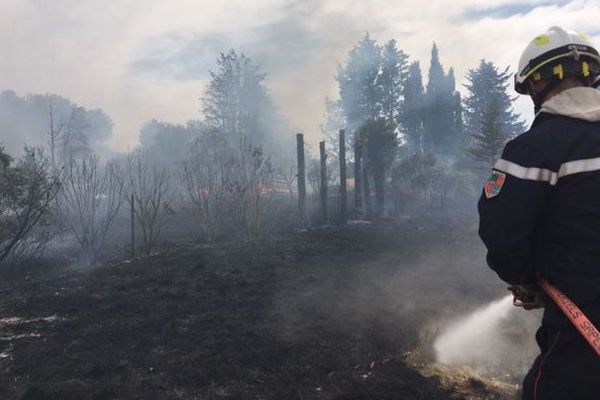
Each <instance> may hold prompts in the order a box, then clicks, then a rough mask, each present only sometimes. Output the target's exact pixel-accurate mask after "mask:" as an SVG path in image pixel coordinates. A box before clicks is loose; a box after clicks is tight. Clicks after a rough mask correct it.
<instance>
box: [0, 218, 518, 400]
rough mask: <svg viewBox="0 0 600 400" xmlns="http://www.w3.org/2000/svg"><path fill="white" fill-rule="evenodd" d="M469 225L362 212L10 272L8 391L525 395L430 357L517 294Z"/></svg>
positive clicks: (4, 329) (52, 395)
mask: <svg viewBox="0 0 600 400" xmlns="http://www.w3.org/2000/svg"><path fill="white" fill-rule="evenodd" d="M464 225H465V224H456V223H454V224H450V223H447V222H446V223H444V222H438V221H435V220H433V219H432V220H430V221H406V222H403V223H388V224H386V225H381V224H373V225H365V224H357V225H352V226H347V227H344V228H330V229H319V230H311V231H308V232H303V233H296V234H290V235H289V236H286V237H282V238H280V239H278V240H277V241H273V242H269V243H266V244H247V243H245V244H228V245H220V246H196V247H190V246H188V247H185V246H181V248H172V249H170V250H168V251H164V252H161V253H159V254H156V255H154V256H151V257H146V258H140V259H135V260H128V261H124V262H114V263H111V264H107V265H104V266H101V267H99V268H96V269H94V270H93V271H76V270H72V269H67V270H63V271H62V272H60V273H53V274H44V273H39V271H38V273H28V275H27V276H26V277H25V278H22V279H16V278H10V279H8V280H5V281H4V282H3V284H2V285H1V286H0V307H1V308H0V318H1V319H0V399H61V400H68V399H338V400H341V399H347V400H350V399H356V400H358V399H428V400H436V399H471V398H472V399H486V398H487V399H502V398H510V397H509V394H507V393H510V390H508V391H506V390H505V391H503V390H501V388H500V389H499V387H500V386H498V387H492V386H490V385H489V382H487V381H485V380H481V379H479V378H477V377H473V376H471V375H470V374H466V375H465V374H463V372H461V371H455V370H452V369H436V368H435V367H431V368H430V365H429V363H428V362H429V361H431V359H430V357H431V351H430V350H428V348H429V347H428V343H429V342H430V341H431V337H432V335H434V333H435V331H436V330H437V329H439V326H440V325H442V324H443V322H444V321H447V320H448V319H449V318H451V317H453V316H456V315H460V314H461V313H463V312H465V311H468V310H471V309H473V307H475V306H476V305H480V304H481V303H482V302H485V301H488V300H490V299H495V298H497V297H498V296H502V295H504V294H505V289H504V285H502V284H501V283H499V282H498V280H497V279H496V277H495V275H494V274H493V273H492V272H490V271H488V270H487V268H485V267H484V264H483V249H482V246H481V244H480V243H479V241H478V240H477V237H476V230H475V227H474V226H473V225H472V224H466V225H467V226H464ZM49 275H52V276H50V277H49ZM461 374H462V375H461Z"/></svg>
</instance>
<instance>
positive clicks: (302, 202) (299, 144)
mask: <svg viewBox="0 0 600 400" xmlns="http://www.w3.org/2000/svg"><path fill="white" fill-rule="evenodd" d="M296 148H297V152H298V211H299V213H300V219H301V221H302V223H303V224H306V172H305V164H304V135H302V134H301V133H298V134H297V135H296Z"/></svg>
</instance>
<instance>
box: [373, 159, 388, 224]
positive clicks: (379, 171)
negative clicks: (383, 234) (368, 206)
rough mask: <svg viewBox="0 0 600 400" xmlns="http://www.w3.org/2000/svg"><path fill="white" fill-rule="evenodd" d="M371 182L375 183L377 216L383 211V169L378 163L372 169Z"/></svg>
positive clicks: (382, 213) (381, 214)
mask: <svg viewBox="0 0 600 400" xmlns="http://www.w3.org/2000/svg"><path fill="white" fill-rule="evenodd" d="M373 181H374V182H373V184H374V185H375V201H376V202H377V217H383V215H384V213H385V170H384V168H383V166H380V165H378V166H377V167H376V168H374V170H373Z"/></svg>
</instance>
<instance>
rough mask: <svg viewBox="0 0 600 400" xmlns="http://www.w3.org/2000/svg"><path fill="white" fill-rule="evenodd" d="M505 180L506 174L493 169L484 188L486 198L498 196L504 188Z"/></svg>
mask: <svg viewBox="0 0 600 400" xmlns="http://www.w3.org/2000/svg"><path fill="white" fill-rule="evenodd" d="M504 181H506V174H503V173H502V172H498V171H492V173H491V174H490V177H489V178H488V180H487V182H486V183H485V186H484V188H483V191H484V192H485V198H486V199H491V198H492V197H494V196H498V194H499V193H500V190H502V186H503V185H504Z"/></svg>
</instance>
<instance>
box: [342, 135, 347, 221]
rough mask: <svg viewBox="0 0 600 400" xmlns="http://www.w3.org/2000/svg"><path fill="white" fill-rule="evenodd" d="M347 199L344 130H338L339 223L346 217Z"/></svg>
mask: <svg viewBox="0 0 600 400" xmlns="http://www.w3.org/2000/svg"><path fill="white" fill-rule="evenodd" d="M347 202H348V199H347V196H346V132H345V131H344V130H343V129H341V130H340V223H341V224H345V223H346V220H347V218H348V216H347V212H348V204H347Z"/></svg>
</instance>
